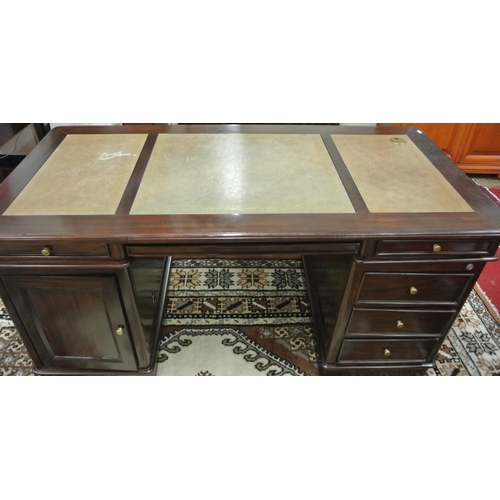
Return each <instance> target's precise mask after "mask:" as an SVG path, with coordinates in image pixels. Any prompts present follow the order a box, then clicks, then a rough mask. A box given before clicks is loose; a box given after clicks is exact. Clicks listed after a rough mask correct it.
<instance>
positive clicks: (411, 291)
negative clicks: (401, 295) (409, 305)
mask: <svg viewBox="0 0 500 500" xmlns="http://www.w3.org/2000/svg"><path fill="white" fill-rule="evenodd" d="M410 293H411V294H412V295H417V293H418V290H417V289H416V288H415V287H414V286H411V287H410Z"/></svg>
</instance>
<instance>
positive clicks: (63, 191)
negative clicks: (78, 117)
mask: <svg viewBox="0 0 500 500" xmlns="http://www.w3.org/2000/svg"><path fill="white" fill-rule="evenodd" d="M146 138H147V134H88V135H87V134H82V135H68V136H66V137H65V138H64V140H63V141H62V142H61V144H60V145H59V147H58V148H57V149H56V150H55V151H54V153H52V155H51V156H50V157H49V159H48V160H47V161H46V162H45V163H44V165H43V166H42V167H41V168H40V170H39V171H38V172H37V173H36V174H35V176H34V177H33V179H31V181H30V182H29V183H28V184H27V185H26V187H25V188H24V189H23V191H22V192H21V193H20V194H19V196H18V197H17V198H16V199H15V200H14V201H13V202H12V204H11V205H10V207H9V208H8V209H7V210H6V211H5V213H4V215H112V214H114V213H115V212H116V209H117V208H118V205H119V203H120V200H121V198H122V195H123V192H124V190H125V188H126V186H127V183H128V181H129V179H130V175H131V174H132V171H133V169H134V167H135V164H136V162H137V159H138V157H139V154H140V152H141V150H142V147H143V146H144V143H145V141H146Z"/></svg>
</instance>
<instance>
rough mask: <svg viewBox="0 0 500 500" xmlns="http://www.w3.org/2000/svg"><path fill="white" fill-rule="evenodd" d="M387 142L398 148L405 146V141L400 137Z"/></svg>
mask: <svg viewBox="0 0 500 500" xmlns="http://www.w3.org/2000/svg"><path fill="white" fill-rule="evenodd" d="M389 141H391V142H392V143H393V144H398V145H399V146H402V145H403V144H406V141H405V140H404V139H402V138H401V137H391V138H390V139H389Z"/></svg>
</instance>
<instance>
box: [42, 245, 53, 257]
mask: <svg viewBox="0 0 500 500" xmlns="http://www.w3.org/2000/svg"><path fill="white" fill-rule="evenodd" d="M42 255H43V256H44V257H48V256H49V255H52V249H51V248H50V247H44V248H43V249H42Z"/></svg>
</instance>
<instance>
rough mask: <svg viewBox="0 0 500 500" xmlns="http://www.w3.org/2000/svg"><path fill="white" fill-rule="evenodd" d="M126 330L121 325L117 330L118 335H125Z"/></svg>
mask: <svg viewBox="0 0 500 500" xmlns="http://www.w3.org/2000/svg"><path fill="white" fill-rule="evenodd" d="M124 329H125V327H124V326H123V325H120V326H119V327H118V328H117V329H116V335H123V332H124Z"/></svg>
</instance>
